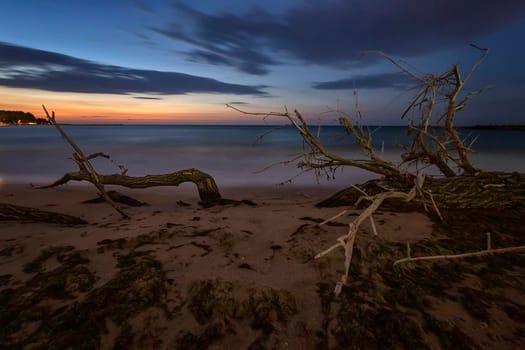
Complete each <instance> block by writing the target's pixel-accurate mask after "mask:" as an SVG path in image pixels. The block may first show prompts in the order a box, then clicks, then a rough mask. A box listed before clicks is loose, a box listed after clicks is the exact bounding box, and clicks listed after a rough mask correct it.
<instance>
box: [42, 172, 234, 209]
mask: <svg viewBox="0 0 525 350" xmlns="http://www.w3.org/2000/svg"><path fill="white" fill-rule="evenodd" d="M98 180H99V181H100V183H101V184H103V185H118V186H123V187H127V188H148V187H157V186H178V185H180V184H182V183H185V182H192V183H194V184H195V185H196V186H197V190H198V191H199V196H200V199H201V204H202V205H203V206H205V207H210V206H214V205H221V204H235V203H237V202H236V201H233V200H229V199H224V198H222V196H221V194H220V192H219V188H218V187H217V184H216V183H215V180H214V179H213V177H211V175H208V174H206V173H204V172H202V171H200V170H198V169H185V170H179V171H176V172H174V173H170V174H160V175H145V176H128V175H122V174H111V175H103V174H98ZM69 181H88V182H92V181H93V180H92V177H91V176H90V174H89V173H88V172H86V171H83V170H80V171H77V172H72V173H67V174H65V175H64V176H62V178H60V179H58V180H57V181H55V182H53V183H52V184H49V185H46V186H40V187H37V188H39V189H44V188H51V187H56V186H60V185H63V184H65V183H67V182H69Z"/></svg>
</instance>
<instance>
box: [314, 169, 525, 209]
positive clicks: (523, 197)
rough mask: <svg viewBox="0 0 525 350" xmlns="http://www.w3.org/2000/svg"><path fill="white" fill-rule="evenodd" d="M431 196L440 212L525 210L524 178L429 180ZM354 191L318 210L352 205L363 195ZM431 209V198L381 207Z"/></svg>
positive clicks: (489, 175) (385, 185)
mask: <svg viewBox="0 0 525 350" xmlns="http://www.w3.org/2000/svg"><path fill="white" fill-rule="evenodd" d="M410 186H411V183H410V182H402V181H395V180H389V179H384V180H370V181H368V182H366V183H364V184H362V185H358V186H356V187H358V188H359V189H360V190H361V191H364V192H366V193H367V194H369V195H375V194H378V193H381V192H385V191H387V192H388V191H407V190H409V189H410ZM423 190H424V191H425V193H427V194H431V195H432V198H433V199H434V200H435V202H436V204H437V206H438V207H439V208H499V209H504V208H515V209H517V208H525V174H521V173H517V172H514V173H503V172H482V173H478V174H477V175H474V176H455V177H450V178H429V179H427V181H425V186H424V188H423ZM361 191H359V190H357V189H356V188H355V187H349V188H347V189H344V190H342V191H339V192H338V193H336V194H334V195H333V196H331V197H330V198H328V199H326V200H324V201H322V202H320V203H318V204H317V206H320V207H337V206H348V205H354V204H355V202H356V201H357V200H358V199H359V198H360V197H361V196H362V195H363V192H361ZM423 204H427V205H432V203H431V202H430V195H427V196H425V201H423V199H422V197H421V196H418V197H416V198H414V200H413V201H412V202H411V204H410V205H408V204H407V203H405V202H401V201H396V200H388V201H385V205H384V207H389V206H390V207H393V208H397V209H400V210H411V209H416V208H414V206H416V207H422V205H423Z"/></svg>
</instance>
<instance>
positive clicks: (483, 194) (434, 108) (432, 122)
mask: <svg viewBox="0 0 525 350" xmlns="http://www.w3.org/2000/svg"><path fill="white" fill-rule="evenodd" d="M473 46H474V45H473ZM474 47H475V48H476V49H478V50H480V51H481V52H482V54H481V56H480V58H479V59H478V60H477V61H476V62H475V63H474V64H473V66H472V67H471V69H470V71H469V72H468V73H467V75H466V76H465V77H464V78H463V77H462V75H461V73H460V70H459V67H458V66H457V65H453V66H452V68H451V69H449V70H447V71H446V72H444V73H443V74H439V75H432V74H429V75H424V76H419V75H416V74H415V73H413V72H412V71H411V70H410V69H408V68H406V67H405V66H403V65H401V64H400V63H398V62H397V61H395V60H394V59H392V58H390V57H389V56H387V55H386V54H384V53H382V52H376V54H379V55H381V56H383V57H384V58H386V59H387V60H389V61H390V62H392V63H393V64H394V65H395V66H396V67H398V68H399V69H400V70H401V71H402V72H404V73H405V74H407V75H409V76H410V77H412V78H413V79H414V80H415V81H417V82H418V83H419V84H420V86H421V90H420V91H419V92H418V93H417V94H416V96H415V97H414V98H413V99H412V100H411V102H410V103H409V105H408V107H407V108H406V110H405V111H404V112H403V114H402V116H401V118H405V117H406V116H409V115H412V114H415V115H417V116H418V119H417V121H414V119H413V118H410V119H409V121H408V128H409V130H408V131H409V132H408V137H409V140H410V142H409V146H408V147H407V148H406V151H405V152H404V153H403V154H402V155H401V161H400V163H399V164H396V163H393V162H389V161H385V160H383V159H382V158H381V157H380V156H379V155H378V153H377V152H376V150H375V149H374V147H373V146H372V135H371V133H370V132H367V131H365V129H364V127H363V126H362V116H361V113H360V111H359V108H357V107H358V106H357V100H356V117H355V118H354V120H352V119H351V118H350V117H349V116H347V115H342V113H339V123H340V124H341V125H342V126H343V127H344V129H345V130H346V132H347V133H348V134H349V135H351V136H352V137H353V138H354V140H355V142H356V144H357V145H358V146H359V147H360V148H361V150H362V151H363V152H364V154H365V155H366V156H367V159H364V160H363V159H348V158H344V157H341V156H340V155H338V154H335V153H332V152H330V151H329V150H328V149H327V148H326V147H324V145H323V144H322V143H321V141H320V137H319V133H317V134H314V132H312V131H311V129H310V128H309V125H308V124H307V122H306V121H305V119H304V118H303V116H302V115H301V113H299V112H298V111H297V110H295V111H294V114H293V115H291V114H290V113H288V110H286V109H285V111H284V112H283V113H275V112H272V113H250V112H245V111H242V110H239V109H238V108H235V107H232V106H228V107H230V108H233V109H235V110H237V111H240V112H241V113H244V114H249V115H264V116H279V117H284V118H286V119H287V120H288V121H289V122H290V123H291V124H292V125H293V126H294V127H295V129H296V130H297V131H298V132H299V134H300V135H301V137H302V139H303V141H304V144H305V145H306V146H307V147H306V149H305V150H304V151H303V153H302V154H301V156H300V157H298V158H297V160H298V162H297V166H298V167H299V168H301V169H303V170H305V169H306V170H312V171H315V172H316V174H319V172H320V171H329V172H330V171H331V172H333V171H334V169H336V168H338V167H342V166H344V167H348V166H350V167H357V168H361V169H365V170H368V171H371V172H373V173H375V174H378V175H381V176H382V179H379V180H371V181H369V182H367V183H365V184H364V185H362V186H352V187H350V188H348V189H345V190H343V191H341V192H339V193H337V194H336V195H335V196H333V197H331V198H329V199H327V200H325V201H323V202H322V203H321V204H322V205H324V206H340V205H355V206H358V205H359V204H360V203H363V202H368V204H367V205H366V207H365V209H364V211H363V212H362V213H361V215H359V216H358V217H357V218H356V219H355V220H354V221H353V222H351V223H349V229H348V233H347V234H345V235H343V236H341V237H339V238H338V239H337V243H336V244H334V245H333V246H331V247H330V248H328V249H326V250H325V251H323V252H322V253H319V254H318V255H317V256H316V258H321V257H323V256H325V255H326V254H328V253H330V252H332V251H333V250H335V249H337V248H342V249H343V250H344V257H345V259H344V267H345V272H344V274H343V275H342V276H341V279H340V281H339V282H338V283H337V285H336V288H335V294H339V293H340V292H341V289H342V286H343V285H345V284H346V283H347V280H348V273H349V268H350V263H351V259H352V251H353V247H354V242H355V239H356V235H357V232H358V230H359V227H360V225H361V224H362V223H363V222H365V220H367V219H369V220H370V222H371V226H372V228H373V231H374V234H377V231H376V225H375V224H374V220H373V213H374V212H375V211H376V210H377V209H378V208H379V207H380V206H381V205H383V204H384V203H387V202H392V201H394V202H395V201H397V202H400V203H401V205H403V206H406V205H407V203H408V202H417V203H416V204H417V205H419V206H422V207H423V208H424V209H425V210H427V211H430V210H431V209H430V208H433V209H432V210H433V211H434V212H435V213H436V214H437V216H438V217H439V218H441V217H442V216H441V213H440V210H439V207H440V204H445V203H446V205H445V206H446V207H465V206H467V207H484V208H487V207H491V206H498V207H501V206H503V207H515V206H518V207H520V206H521V207H523V203H524V200H525V191H524V190H525V176H524V175H523V174H515V173H513V174H506V173H483V172H481V171H480V170H479V169H477V168H476V167H474V165H473V164H472V163H471V162H470V160H469V157H468V155H469V152H470V151H471V149H470V147H471V144H472V142H470V143H469V144H467V142H468V140H467V139H462V137H461V136H460V134H459V133H458V131H457V129H456V128H455V127H454V121H455V117H456V113H457V112H458V111H460V110H462V109H463V108H464V107H465V105H466V103H467V102H468V101H469V100H470V99H471V98H472V97H474V96H475V95H477V94H479V93H480V92H481V90H478V91H475V92H472V93H468V94H466V95H465V96H464V97H461V96H462V95H461V93H462V90H463V87H464V85H465V83H466V82H467V81H468V80H469V78H470V77H471V75H472V74H473V73H474V71H475V70H476V68H477V67H478V66H479V64H480V63H481V62H482V61H483V60H484V59H485V57H486V55H487V54H488V50H487V49H481V48H479V47H477V46H474ZM413 165H415V169H414V166H413ZM421 166H422V167H423V168H425V167H428V166H435V167H436V168H437V169H438V170H439V171H440V172H441V173H442V175H443V176H444V178H439V179H434V178H432V177H430V178H429V177H428V176H427V175H426V174H425V173H424V172H422V171H421V170H420V167H421ZM509 192H510V193H513V195H511V196H509ZM344 213H346V210H343V211H342V212H340V213H339V214H337V215H335V216H334V217H332V218H330V219H328V220H326V221H324V222H323V223H321V224H320V225H322V224H325V223H327V222H330V221H332V220H334V219H335V218H337V217H340V216H342V215H343V214H344ZM512 249H514V248H512ZM521 249H523V247H518V248H517V249H514V250H521ZM488 250H489V252H491V250H490V247H489V248H488ZM514 250H509V248H505V250H504V251H514ZM485 253H486V252H485V251H483V252H482V254H485ZM476 254H477V253H476ZM408 258H409V259H410V258H411V257H410V256H409V257H408ZM412 260H413V258H412ZM418 260H423V259H422V258H418Z"/></svg>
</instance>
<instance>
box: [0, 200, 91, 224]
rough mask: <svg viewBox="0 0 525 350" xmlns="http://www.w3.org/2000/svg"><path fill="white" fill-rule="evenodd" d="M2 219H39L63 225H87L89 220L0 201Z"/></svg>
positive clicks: (39, 220)
mask: <svg viewBox="0 0 525 350" xmlns="http://www.w3.org/2000/svg"><path fill="white" fill-rule="evenodd" d="M0 221H38V222H49V223H54V224H62V225H85V224H87V221H85V220H83V219H81V218H79V217H76V216H71V215H67V214H60V213H55V212H52V211H46V210H40V209H35V208H29V207H23V206H19V205H13V204H7V203H0Z"/></svg>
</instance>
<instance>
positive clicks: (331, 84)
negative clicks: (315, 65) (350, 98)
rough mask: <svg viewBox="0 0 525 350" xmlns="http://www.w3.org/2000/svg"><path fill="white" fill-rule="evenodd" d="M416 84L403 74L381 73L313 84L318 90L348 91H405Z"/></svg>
mask: <svg viewBox="0 0 525 350" xmlns="http://www.w3.org/2000/svg"><path fill="white" fill-rule="evenodd" d="M416 84H417V82H416V81H415V80H414V79H411V78H410V77H408V76H407V75H406V74H403V73H383V74H370V75H356V76H354V77H350V78H346V79H340V80H332V81H326V82H317V83H313V84H312V87H313V88H314V89H318V90H348V89H383V88H394V89H401V90H406V89H409V88H411V87H414V86H416Z"/></svg>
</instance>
